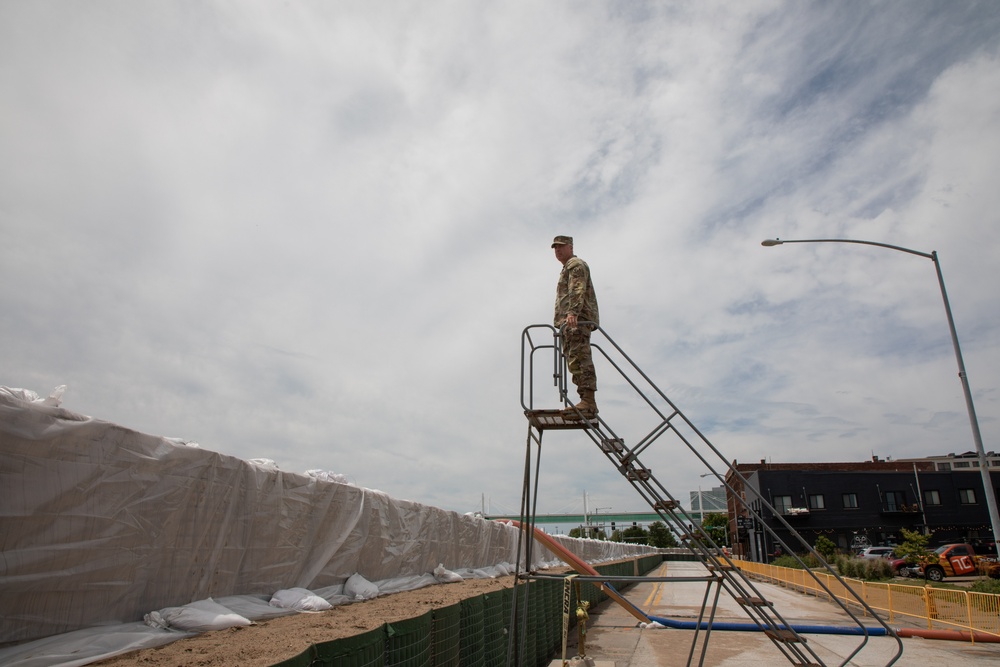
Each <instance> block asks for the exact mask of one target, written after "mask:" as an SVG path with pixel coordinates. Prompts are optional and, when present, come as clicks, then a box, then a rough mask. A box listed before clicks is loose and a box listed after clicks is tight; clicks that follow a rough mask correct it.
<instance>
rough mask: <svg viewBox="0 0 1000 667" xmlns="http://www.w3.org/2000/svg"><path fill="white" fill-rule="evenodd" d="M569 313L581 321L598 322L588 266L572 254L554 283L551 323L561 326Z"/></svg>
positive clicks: (595, 295) (595, 297) (595, 300)
mask: <svg viewBox="0 0 1000 667" xmlns="http://www.w3.org/2000/svg"><path fill="white" fill-rule="evenodd" d="M570 313H573V314H575V315H576V317H577V319H578V320H580V321H581V322H593V323H594V324H600V319H599V315H598V312H597V294H596V293H595V292H594V283H593V282H592V281H591V280H590V267H589V266H587V263H586V262H585V261H583V260H582V259H580V258H579V257H577V256H576V255H574V256H573V257H570V258H569V260H568V261H567V262H566V264H564V265H563V269H562V273H560V274H559V283H558V285H556V311H555V318H554V320H553V324H555V325H556V326H557V327H561V326H562V325H563V323H564V322H565V321H566V316H567V315H569V314H570Z"/></svg>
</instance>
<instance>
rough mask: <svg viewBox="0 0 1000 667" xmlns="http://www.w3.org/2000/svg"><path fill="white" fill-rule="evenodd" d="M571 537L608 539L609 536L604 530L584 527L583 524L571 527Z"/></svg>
mask: <svg viewBox="0 0 1000 667" xmlns="http://www.w3.org/2000/svg"><path fill="white" fill-rule="evenodd" d="M569 536H570V537H586V538H589V539H592V540H606V539H608V538H607V536H606V535H605V534H604V531H603V530H601V529H599V528H595V527H594V526H590V527H589V528H586V529H585V528H584V527H583V526H577V527H576V528H571V529H570V531H569Z"/></svg>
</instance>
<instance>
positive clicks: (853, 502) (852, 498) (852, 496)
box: [844, 493, 858, 510]
mask: <svg viewBox="0 0 1000 667" xmlns="http://www.w3.org/2000/svg"><path fill="white" fill-rule="evenodd" d="M844 509H845V510H856V509H858V494H856V493H845V494H844Z"/></svg>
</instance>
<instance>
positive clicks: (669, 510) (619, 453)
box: [507, 324, 903, 666]
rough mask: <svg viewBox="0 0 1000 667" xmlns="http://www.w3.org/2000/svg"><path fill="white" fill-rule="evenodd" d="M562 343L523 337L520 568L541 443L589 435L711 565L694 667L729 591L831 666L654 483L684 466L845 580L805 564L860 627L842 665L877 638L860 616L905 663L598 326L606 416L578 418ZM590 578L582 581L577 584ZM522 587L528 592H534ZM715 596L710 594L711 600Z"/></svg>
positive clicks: (782, 645)
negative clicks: (540, 401) (661, 473)
mask: <svg viewBox="0 0 1000 667" xmlns="http://www.w3.org/2000/svg"><path fill="white" fill-rule="evenodd" d="M560 336H561V331H560V330H558V329H556V328H555V327H552V326H550V325H543V324H537V325H530V326H528V327H526V328H525V329H524V331H523V332H522V336H521V406H522V408H523V409H524V414H525V417H526V418H527V421H528V436H527V441H526V447H525V461H524V480H523V489H522V498H521V509H520V512H521V516H520V525H521V526H522V531H521V534H520V539H519V546H518V552H519V561H518V563H519V564H518V568H519V569H520V564H521V563H527V564H530V563H532V562H533V561H532V553H531V552H532V543H533V542H534V540H533V539H528V538H527V537H526V536H532V535H534V528H535V514H536V510H537V500H538V488H539V480H540V478H541V477H542V463H541V455H542V440H543V437H544V435H545V434H546V433H547V432H548V431H566V430H571V431H575V432H578V433H580V434H581V435H582V436H583V437H586V438H588V439H589V440H590V441H591V442H592V443H593V444H594V445H595V446H596V447H597V448H598V449H599V450H600V452H601V453H603V454H604V456H605V457H606V458H607V460H608V461H610V462H611V464H612V466H613V467H614V468H615V470H617V471H618V473H619V474H620V475H621V476H622V477H623V478H624V479H625V481H626V482H628V483H629V484H631V485H632V487H633V488H634V489H635V490H636V492H638V494H639V495H640V496H641V497H642V499H643V500H644V501H645V502H646V503H648V505H649V506H650V507H651V508H652V509H653V511H654V512H655V513H656V514H657V515H659V516H660V517H661V518H662V520H663V522H664V523H665V524H666V526H667V527H668V528H671V529H672V530H673V531H674V532H675V533H676V534H678V535H680V536H681V542H682V544H683V546H685V547H686V548H688V549H689V550H690V551H691V552H692V553H693V554H694V555H695V556H696V557H697V559H698V560H700V561H701V562H702V563H704V565H705V566H706V571H707V574H706V576H705V577H704V578H702V579H699V580H701V581H705V582H707V583H706V593H705V597H704V600H703V602H702V608H701V613H700V615H699V619H698V625H696V626H695V627H696V630H695V632H694V637H693V639H692V643H691V646H690V650H689V654H688V662H687V664H688V665H689V666H690V665H692V664H698V665H702V664H704V660H705V652H706V650H707V648H708V642H709V640H710V638H711V634H712V624H713V622H714V620H715V611H716V609H715V605H716V602H717V600H718V599H719V595H720V593H721V592H723V591H724V592H725V593H726V594H728V595H729V596H731V597H732V598H733V599H734V600H735V601H736V602H737V603H738V604H739V606H740V608H741V609H742V610H744V611H745V612H746V614H747V616H748V617H749V618H750V619H751V620H752V622H753V624H755V625H756V626H757V628H758V629H759V631H760V632H763V633H764V634H765V635H766V636H767V637H768V638H769V639H770V640H771V642H772V643H773V644H774V646H775V648H776V649H777V651H778V652H779V653H780V654H781V655H783V656H784V657H785V658H786V659H787V660H788V662H789V663H790V664H792V665H823V666H825V665H826V663H824V662H823V660H822V659H821V658H820V656H819V655H817V653H816V652H815V651H814V650H813V648H812V647H811V646H810V644H809V642H808V641H807V639H806V638H805V637H803V636H802V634H800V633H799V632H798V631H796V630H795V628H794V627H793V625H792V624H791V623H789V622H788V621H786V620H785V618H784V617H783V616H782V614H781V612H780V610H779V609H778V608H777V607H776V606H775V604H774V603H773V602H771V601H769V600H768V599H767V598H766V596H765V595H764V594H763V593H762V592H761V590H760V589H759V588H758V587H757V586H756V585H755V584H754V582H753V581H751V579H750V578H749V577H748V576H746V575H745V574H744V573H743V572H742V571H741V570H740V569H739V567H738V566H737V561H734V560H733V559H732V558H731V557H730V556H729V555H728V554H727V553H726V552H725V551H724V550H723V549H722V548H721V547H720V545H719V544H717V543H716V542H715V541H714V540H713V539H712V537H711V536H710V534H709V533H708V532H707V531H706V530H704V529H703V528H702V527H701V525H700V522H698V521H696V520H695V519H694V517H693V516H692V515H689V514H688V513H687V512H686V511H685V510H684V509H683V508H682V507H681V502H680V501H679V500H678V499H677V498H676V497H675V496H674V495H672V494H671V493H670V491H669V490H668V489H667V488H666V487H665V486H664V485H663V484H661V483H660V482H659V481H658V480H657V478H656V476H655V475H654V473H653V466H654V465H655V466H657V469H659V470H667V471H675V470H685V471H686V470H687V469H688V468H684V465H685V461H686V462H687V463H688V465H689V468H690V469H692V470H694V471H695V472H697V471H705V472H704V473H700V474H699V477H711V478H714V480H716V481H717V482H718V483H719V484H721V485H724V486H725V487H726V490H727V491H726V492H727V496H728V497H729V504H730V512H731V513H732V512H734V511H735V513H736V514H737V516H742V517H747V520H755V521H756V522H757V523H758V525H760V526H761V527H762V528H763V530H765V531H766V532H767V533H768V534H769V535H770V537H771V538H772V539H773V543H774V544H778V545H780V546H781V548H782V549H783V550H784V552H785V553H786V554H789V555H791V556H793V557H795V558H796V559H799V560H800V563H801V558H800V556H798V555H796V554H812V555H813V556H814V557H815V558H816V559H817V560H818V561H819V563H821V564H822V566H823V567H822V571H823V574H825V575H833V577H835V581H837V582H838V583H839V587H838V591H837V594H834V593H833V591H831V590H830V589H829V588H828V587H827V584H826V583H825V581H824V578H821V577H819V576H817V574H816V573H815V572H814V571H812V570H810V569H809V568H808V567H805V563H802V566H803V568H804V569H803V572H804V576H805V577H811V578H812V580H813V581H812V582H811V583H812V584H814V585H815V586H816V587H817V588H818V589H821V590H824V591H825V592H826V593H827V594H829V597H830V599H831V600H833V601H834V603H835V604H837V605H839V607H840V608H841V609H842V610H843V611H844V613H845V614H846V616H847V617H848V618H849V619H851V622H852V623H853V624H854V625H856V626H857V629H856V633H857V637H858V645H857V647H856V648H855V649H854V651H853V652H852V653H850V655H849V656H848V657H847V658H846V659H844V661H843V662H842V663H838V664H842V665H846V664H848V663H849V662H850V661H851V660H852V659H853V658H854V657H855V656H857V655H858V653H859V652H860V651H861V650H862V649H863V648H864V647H865V645H866V644H867V643H868V641H869V639H870V635H871V632H870V631H869V629H868V628H867V627H866V625H865V623H864V622H862V619H861V618H860V617H859V613H860V614H862V615H865V616H867V619H866V620H868V621H869V623H872V624H878V625H879V626H881V628H884V630H885V633H884V636H886V637H891V638H893V639H895V641H896V643H897V650H896V654H895V656H894V657H892V658H891V659H890V661H889V662H888V663H886V664H887V665H892V664H894V663H895V662H896V661H897V660H898V659H899V658H900V656H901V655H902V652H903V643H902V641H901V640H900V639H899V637H898V636H897V635H896V633H895V631H894V630H893V629H892V628H890V627H889V626H888V625H887V624H886V623H885V621H884V620H883V619H881V617H880V616H879V615H878V614H877V613H875V611H874V610H873V609H871V608H870V607H869V606H868V604H867V603H866V602H865V601H864V600H863V599H861V597H859V596H858V595H857V594H856V593H854V591H853V590H852V589H851V588H850V587H849V586H847V585H846V583H845V582H844V581H843V580H842V579H841V578H840V576H839V575H838V574H837V572H836V571H835V570H834V569H833V568H831V567H830V566H829V565H828V564H827V563H826V562H825V561H824V560H823V558H822V556H820V555H819V554H818V553H817V552H816V551H815V550H814V549H813V547H812V546H811V545H809V544H808V543H807V542H806V541H805V540H804V539H803V538H802V537H801V536H800V535H799V533H798V532H797V531H795V530H794V529H793V528H792V526H791V525H789V524H788V523H787V522H786V521H785V520H784V518H783V517H782V515H781V513H780V512H777V511H776V510H775V508H774V507H772V506H771V504H770V502H769V501H768V499H767V498H764V497H762V496H761V495H760V494H759V493H757V492H756V491H755V490H754V489H753V487H752V486H751V485H749V484H747V483H746V482H747V480H746V479H745V478H744V477H743V476H742V474H741V473H740V472H739V471H738V470H737V469H736V467H735V465H733V464H730V463H729V462H728V460H727V459H726V457H725V456H723V454H722V453H721V452H720V451H719V450H718V449H717V448H716V447H715V446H714V445H713V444H712V443H711V442H709V440H708V439H707V438H706V437H705V436H704V435H703V434H702V433H701V432H700V431H699V430H698V429H697V428H696V427H695V426H694V424H692V423H691V421H690V420H688V418H687V417H685V416H684V414H683V413H682V412H681V411H680V409H679V408H678V407H677V406H676V405H675V404H674V403H673V402H672V401H671V400H670V399H669V398H667V396H666V395H665V394H664V393H663V392H662V391H661V390H660V389H659V388H658V387H657V386H656V385H655V384H654V383H653V382H652V380H650V378H649V377H648V376H647V375H646V374H645V373H644V372H643V371H642V370H640V368H639V367H638V366H637V365H636V364H635V363H634V362H633V361H632V360H631V359H630V358H629V357H628V355H626V354H625V352H624V351H623V350H622V349H621V347H619V346H618V344H617V343H615V342H614V341H613V340H612V339H611V337H610V336H608V335H607V333H606V332H605V331H604V330H603V329H601V328H600V327H596V329H595V331H594V332H593V334H592V335H591V348H592V352H593V356H594V362H595V364H596V365H597V368H598V381H599V388H600V390H601V391H599V392H598V403H599V405H600V406H601V411H600V413H598V416H597V417H595V418H591V419H584V418H583V415H580V414H579V413H576V414H572V413H573V412H575V411H574V410H573V408H572V401H571V400H570V399H571V398H575V397H571V396H570V395H569V391H568V389H567V369H566V362H565V358H564V357H563V355H562V352H561V350H562V346H561V340H560ZM550 383H551V384H550ZM536 384H537V385H541V386H544V385H548V386H549V390H548V391H546V392H545V394H546V396H545V399H544V400H545V401H546V403H547V407H546V408H540V407H537V406H536V400H537V399H536ZM552 386H554V387H555V388H556V390H557V394H558V400H559V402H560V403H561V404H562V405H564V406H566V407H567V408H569V412H570V413H571V414H566V413H565V412H564V411H562V410H559V409H553V408H552V403H553V402H554V400H555V397H553V395H552V392H551V387H552ZM537 393H539V394H541V393H542V392H541V391H538V392H537ZM626 399H627V400H626ZM609 419H618V420H619V421H618V423H622V424H625V425H626V426H627V428H628V430H633V429H638V430H637V433H635V434H634V436H630V440H631V437H634V444H631V443H630V442H629V441H627V440H626V438H625V437H624V436H625V435H626V434H624V433H622V434H620V433H619V432H617V431H615V430H614V429H613V428H612V427H611V425H610V424H609V423H608V420H609ZM560 453H563V454H564V453H565V452H564V451H561V452H560ZM682 455H683V456H682ZM684 457H686V458H684ZM682 459H683V460H682ZM734 463H735V462H734ZM765 513H767V515H768V516H771V515H773V516H774V517H776V518H777V520H778V521H779V522H780V523H781V525H782V526H783V528H784V529H785V530H787V533H788V535H791V538H790V539H789V538H788V535H785V537H784V538H783V537H782V536H781V535H779V534H778V533H776V532H775V531H774V529H772V528H771V527H769V525H768V524H767V523H766V522H764V521H762V520H761V518H762V515H764V514H765ZM522 558H523V560H521V559H522ZM517 574H518V577H517V578H516V580H528V579H531V578H533V577H538V578H543V575H539V574H537V573H534V572H530V571H528V572H520V571H519V572H518V573H517ZM586 579H587V578H586V577H579V578H578V579H577V580H580V581H582V580H586ZM601 581H604V582H608V581H609V580H608V579H603V580H601ZM645 581H664V582H667V583H669V582H671V581H675V582H676V581H680V579H678V578H672V577H665V578H646V579H645ZM688 581H690V579H688ZM594 583H596V582H594ZM526 588H527V589H529V590H530V588H531V587H530V586H528V587H526ZM713 589H714V596H713V595H710V591H712V590H713ZM515 599H516V597H515ZM519 606H520V605H513V607H514V609H512V614H511V626H510V627H511V629H512V631H511V635H510V637H509V638H508V641H509V643H510V646H509V647H508V657H507V664H508V665H520V664H522V662H521V661H520V657H521V656H522V655H523V650H519V649H518V643H523V640H524V638H525V637H526V636H527V635H526V632H527V631H526V628H525V627H523V624H524V622H525V619H526V616H527V608H528V607H527V600H526V596H525V602H524V604H523V609H518V607H519ZM854 632H855V629H854V628H853V627H851V628H850V634H854ZM879 634H881V633H879ZM698 649H700V650H698ZM776 657H777V656H776ZM828 659H829V658H828Z"/></svg>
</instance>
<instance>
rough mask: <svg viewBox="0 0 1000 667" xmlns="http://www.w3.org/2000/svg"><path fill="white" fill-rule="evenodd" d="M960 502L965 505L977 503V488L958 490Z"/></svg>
mask: <svg viewBox="0 0 1000 667" xmlns="http://www.w3.org/2000/svg"><path fill="white" fill-rule="evenodd" d="M958 502H960V503H961V504H963V505H975V504H976V490H975V489H959V490H958Z"/></svg>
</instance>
